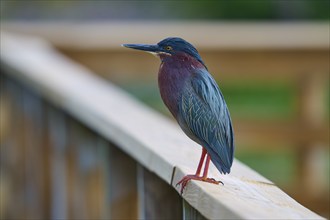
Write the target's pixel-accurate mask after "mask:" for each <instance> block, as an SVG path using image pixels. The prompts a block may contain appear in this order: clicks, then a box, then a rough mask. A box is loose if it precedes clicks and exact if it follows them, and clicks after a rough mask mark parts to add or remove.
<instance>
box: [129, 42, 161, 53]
mask: <svg viewBox="0 0 330 220" xmlns="http://www.w3.org/2000/svg"><path fill="white" fill-rule="evenodd" d="M122 46H123V47H127V48H132V49H136V50H143V51H146V52H151V53H159V52H161V51H160V49H159V46H158V45H150V44H122Z"/></svg>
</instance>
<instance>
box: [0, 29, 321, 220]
mask: <svg viewBox="0 0 330 220" xmlns="http://www.w3.org/2000/svg"><path fill="white" fill-rule="evenodd" d="M1 102H2V103H1V108H2V111H1V117H2V120H1V121H2V123H3V125H2V130H1V215H2V216H1V218H4V219H24V218H26V219H49V218H51V219H108V218H113V219H130V218H138V217H139V218H141V219H160V218H163V219H180V218H182V219H203V218H204V217H206V218H208V219H220V218H225V219H228V218H243V219H255V218H262V219H265V218H272V219H274V218H276V219H288V218H289V219H290V218H292V219H306V218H309V219H321V217H320V216H318V215H316V214H314V213H313V212H311V211H309V210H308V209H306V208H304V207H303V206H301V205H300V204H299V203H297V202H296V201H294V200H293V199H292V198H290V197H289V196H288V195H286V194H285V193H284V192H283V191H281V190H280V189H279V188H277V187H276V186H275V185H274V184H273V183H272V182H270V181H269V180H267V179H265V178H264V177H262V176H260V175H259V174H257V173H256V172H254V171H253V170H251V169H250V168H248V167H246V166H245V165H244V164H242V163H240V162H239V161H237V160H235V161H234V165H233V169H232V173H231V175H227V176H220V175H219V173H218V172H217V170H216V168H215V167H214V166H211V168H210V173H211V175H212V176H213V177H215V178H216V179H222V180H223V182H224V183H225V186H223V187H222V186H216V185H212V184H207V183H202V182H198V181H197V182H195V181H193V182H191V183H189V185H188V187H187V189H186V190H185V192H184V194H183V195H182V198H181V197H180V196H179V194H178V193H177V192H176V191H175V190H179V187H176V186H175V184H176V182H177V181H178V180H179V179H180V178H182V176H183V175H186V174H187V173H191V172H193V170H194V168H195V165H196V161H197V160H198V157H199V149H198V147H197V146H192V145H196V144H195V143H193V142H192V141H190V140H189V139H187V138H186V137H185V136H184V134H183V133H182V132H180V131H179V128H178V127H177V126H176V125H174V124H173V123H172V122H170V121H168V120H167V119H165V118H164V117H163V116H160V115H159V114H157V113H156V112H154V111H152V110H151V109H149V108H147V107H145V106H144V105H142V104H140V103H138V102H136V101H135V100H133V99H132V98H130V97H129V96H127V95H126V94H125V93H124V92H122V91H121V90H119V89H118V88H116V87H115V86H113V85H112V84H110V83H108V82H106V81H104V80H102V79H100V78H99V77H97V76H95V75H93V74H92V73H91V72H89V71H88V70H87V69H85V68H84V67H82V66H80V65H78V64H75V63H73V62H72V61H70V60H68V59H67V58H65V57H64V56H62V55H60V54H59V53H57V52H56V51H55V50H53V49H52V48H51V47H50V46H49V45H48V44H47V43H46V42H42V41H39V40H35V39H28V38H25V37H18V36H15V35H11V34H8V33H3V32H2V33H1ZM3 129H4V130H3ZM124 152H125V153H124Z"/></svg>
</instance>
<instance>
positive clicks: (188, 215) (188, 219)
mask: <svg viewBox="0 0 330 220" xmlns="http://www.w3.org/2000/svg"><path fill="white" fill-rule="evenodd" d="M182 219H183V220H206V218H205V217H204V216H203V215H201V214H200V213H199V212H198V211H197V210H196V209H194V208H193V207H192V206H191V205H189V203H188V202H187V201H185V200H184V199H182Z"/></svg>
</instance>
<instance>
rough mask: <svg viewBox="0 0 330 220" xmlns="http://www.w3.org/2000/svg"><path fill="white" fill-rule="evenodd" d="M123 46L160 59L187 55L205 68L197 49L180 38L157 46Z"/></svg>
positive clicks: (164, 41)
mask: <svg viewBox="0 0 330 220" xmlns="http://www.w3.org/2000/svg"><path fill="white" fill-rule="evenodd" d="M122 46H124V47H127V48H132V49H136V50H142V51H146V52H150V53H153V54H156V55H158V56H160V57H166V56H173V55H176V54H180V53H185V54H187V55H189V56H191V57H193V58H195V59H196V60H198V61H199V62H200V63H202V64H203V65H204V66H205V64H204V62H203V60H202V58H201V57H200V55H199V53H198V51H197V49H196V48H195V47H194V46H193V45H192V44H190V43H189V42H187V41H185V40H184V39H182V38H179V37H169V38H166V39H164V40H162V41H160V42H159V43H157V44H123V45H122Z"/></svg>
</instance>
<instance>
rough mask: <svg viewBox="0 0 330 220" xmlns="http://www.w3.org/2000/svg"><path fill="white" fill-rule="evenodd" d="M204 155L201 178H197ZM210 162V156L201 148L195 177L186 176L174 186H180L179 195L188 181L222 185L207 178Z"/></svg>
mask: <svg viewBox="0 0 330 220" xmlns="http://www.w3.org/2000/svg"><path fill="white" fill-rule="evenodd" d="M205 155H207V156H206V161H205V166H204V172H203V176H199V174H200V171H201V168H202V165H203V162H204V158H205ZM210 160H211V157H210V155H209V154H207V152H206V150H205V149H204V148H203V151H202V155H201V159H200V161H199V164H198V167H197V170H196V174H195V175H186V176H184V177H183V178H182V179H181V180H180V181H179V182H178V183H177V184H176V185H180V184H181V194H182V193H183V189H184V188H185V187H186V185H187V184H188V182H189V181H190V180H199V181H203V182H208V183H213V184H219V183H221V184H222V185H223V183H222V182H221V181H216V180H215V179H213V178H207V173H208V170H209V165H210Z"/></svg>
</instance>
